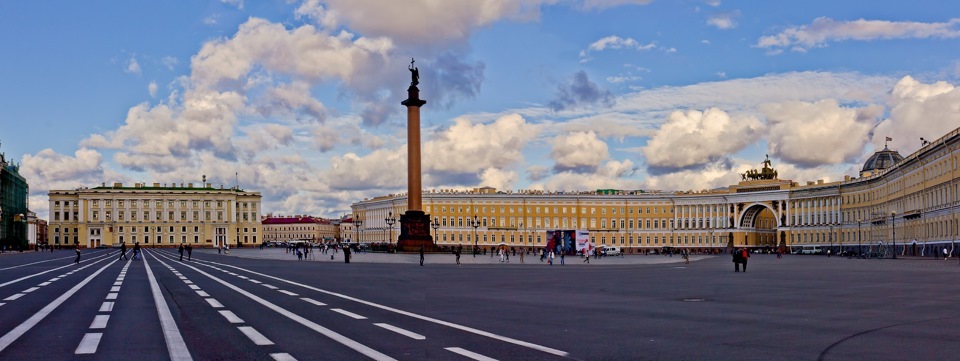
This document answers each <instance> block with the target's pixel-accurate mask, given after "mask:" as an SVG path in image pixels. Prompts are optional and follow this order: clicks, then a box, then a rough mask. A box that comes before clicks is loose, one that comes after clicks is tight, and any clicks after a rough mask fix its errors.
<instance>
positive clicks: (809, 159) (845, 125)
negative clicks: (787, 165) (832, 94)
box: [760, 99, 883, 167]
mask: <svg viewBox="0 0 960 361" xmlns="http://www.w3.org/2000/svg"><path fill="white" fill-rule="evenodd" d="M760 109H761V111H763V114H764V115H765V116H766V117H767V124H768V128H769V134H768V137H767V141H768V145H769V146H768V149H769V152H770V154H771V155H772V156H775V157H778V158H780V159H783V160H784V161H787V162H791V163H794V164H797V165H798V166H800V167H815V166H820V165H825V164H827V165H829V164H838V163H843V162H855V161H856V160H857V158H858V157H859V156H860V154H861V153H862V151H863V147H864V145H865V144H866V142H867V139H868V136H869V134H870V131H871V130H872V129H873V127H874V124H875V121H876V119H877V118H878V117H879V116H880V115H882V114H883V107H881V106H868V107H864V108H848V107H842V106H840V105H839V104H838V103H837V101H836V100H833V99H825V100H820V101H816V102H812V103H810V102H798V101H793V102H783V103H777V104H767V105H763V106H761V107H760Z"/></svg>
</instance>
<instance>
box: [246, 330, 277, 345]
mask: <svg viewBox="0 0 960 361" xmlns="http://www.w3.org/2000/svg"><path fill="white" fill-rule="evenodd" d="M237 329H239V330H240V332H243V334H244V335H247V337H249V338H250V341H253V343H254V344H256V345H257V346H266V345H272V344H273V341H270V340H269V339H267V337H266V336H264V335H263V334H261V333H260V332H257V330H255V329H254V328H253V327H250V326H240V327H237Z"/></svg>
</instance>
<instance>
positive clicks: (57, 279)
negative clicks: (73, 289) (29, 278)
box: [47, 277, 60, 282]
mask: <svg viewBox="0 0 960 361" xmlns="http://www.w3.org/2000/svg"><path fill="white" fill-rule="evenodd" d="M59 280H60V277H55V278H51V279H49V280H47V282H57V281H59Z"/></svg>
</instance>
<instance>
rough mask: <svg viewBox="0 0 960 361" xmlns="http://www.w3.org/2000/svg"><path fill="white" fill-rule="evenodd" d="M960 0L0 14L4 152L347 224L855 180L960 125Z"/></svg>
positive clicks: (33, 173) (424, 3)
mask: <svg viewBox="0 0 960 361" xmlns="http://www.w3.org/2000/svg"><path fill="white" fill-rule="evenodd" d="M950 14H960V4H956V3H953V2H943V1H913V2H909V3H904V2H900V1H876V2H870V3H869V4H864V3H857V2H835V1H804V2H795V3H787V2H770V1H739V2H738V1H722V0H721V1H716V0H713V1H631V0H566V1H564V0H515V1H508V0H499V1H498V0H487V1H480V0H477V1H473V0H469V1H467V0H464V1H439V0H411V1H405V2H383V1H372V0H352V1H348V0H306V1H283V0H277V1H256V2H254V1H243V0H223V1H216V0H211V1H169V2H155V1H124V2H117V1H89V2H50V1H30V2H3V3H0V49H2V54H3V56H0V72H2V74H0V76H2V77H0V79H3V81H2V82H0V124H2V131H0V142H2V148H0V151H3V152H5V153H6V154H7V156H8V158H13V159H15V160H16V161H18V162H22V164H23V169H22V173H23V174H24V175H25V176H26V177H27V178H28V181H29V182H30V184H31V208H32V209H34V210H35V211H37V212H38V213H39V214H40V215H41V217H44V216H45V215H46V209H47V198H46V193H47V191H49V190H50V189H64V188H66V189H72V188H76V187H80V186H96V185H99V184H100V183H102V182H107V183H112V182H125V183H133V182H146V183H153V182H159V183H171V182H177V183H179V182H185V183H186V182H194V183H198V182H199V181H200V178H201V176H202V175H206V176H207V178H209V179H210V180H211V181H212V182H214V183H216V184H225V185H227V186H230V185H232V184H233V183H234V179H235V175H236V178H239V182H240V185H241V186H242V187H243V188H245V189H250V190H258V191H260V192H262V193H263V196H264V210H265V211H267V212H274V213H280V214H312V215H318V216H328V217H331V216H339V215H342V214H344V213H346V212H348V211H349V205H350V204H351V203H352V202H355V201H357V200H360V199H363V198H368V197H373V196H378V195H383V194H389V193H397V192H404V191H405V190H406V184H405V182H406V176H405V159H406V156H405V148H404V147H405V139H404V137H405V128H404V127H405V122H404V119H403V116H404V114H405V113H404V109H403V107H402V106H401V105H400V104H399V102H400V100H402V99H403V98H404V95H405V94H404V91H405V89H406V87H407V85H408V82H409V73H408V72H407V70H406V67H407V65H408V64H409V61H410V58H411V57H416V58H417V65H418V66H419V67H420V74H421V85H420V89H421V93H422V96H423V98H425V99H426V100H427V101H428V103H427V105H426V106H424V108H423V109H422V117H423V129H422V132H423V141H424V152H423V157H424V160H423V163H424V173H425V174H424V187H425V188H431V189H467V188H472V187H478V186H493V187H497V188H501V189H513V190H518V189H540V190H548V191H552V190H592V189H598V188H621V189H651V190H652V189H658V190H700V189H710V188H716V187H722V186H726V185H729V184H734V183H736V182H737V181H738V180H739V176H738V173H742V172H743V171H745V170H747V169H751V168H756V167H758V166H759V164H760V161H762V160H763V158H764V156H765V155H766V154H769V155H770V157H771V159H773V160H774V166H775V167H777V168H778V169H779V170H780V172H779V174H780V176H781V178H785V179H793V180H796V181H800V182H804V181H808V180H817V179H824V180H838V179H842V178H843V176H844V175H856V173H857V171H858V170H859V167H860V164H862V161H863V160H864V159H865V158H866V157H868V156H869V155H870V154H871V153H872V152H873V151H875V150H876V148H877V147H882V146H883V143H884V142H883V139H884V138H885V137H887V136H890V137H892V138H894V141H892V142H890V146H891V148H895V149H898V150H899V151H900V152H901V153H902V154H904V155H906V154H908V153H910V152H913V151H915V150H916V149H918V148H919V146H920V142H919V138H920V137H925V138H926V139H936V138H939V137H940V136H941V135H943V134H944V133H946V132H948V131H950V130H953V129H954V128H956V127H957V126H960V121H958V120H960V115H958V113H957V112H956V109H957V107H958V106H960V91H958V90H956V89H955V87H954V84H957V82H958V76H960V62H958V55H960V54H958V49H960V47H958V46H957V45H958V38H960V19H954V18H951V17H950Z"/></svg>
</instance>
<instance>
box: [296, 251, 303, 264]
mask: <svg viewBox="0 0 960 361" xmlns="http://www.w3.org/2000/svg"><path fill="white" fill-rule="evenodd" d="M297 260H298V261H303V252H300V250H299V249H297Z"/></svg>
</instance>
